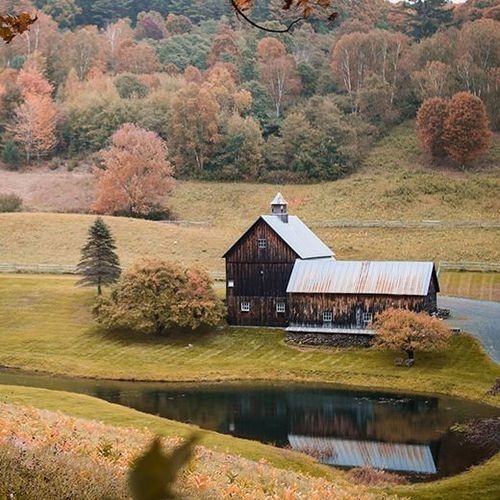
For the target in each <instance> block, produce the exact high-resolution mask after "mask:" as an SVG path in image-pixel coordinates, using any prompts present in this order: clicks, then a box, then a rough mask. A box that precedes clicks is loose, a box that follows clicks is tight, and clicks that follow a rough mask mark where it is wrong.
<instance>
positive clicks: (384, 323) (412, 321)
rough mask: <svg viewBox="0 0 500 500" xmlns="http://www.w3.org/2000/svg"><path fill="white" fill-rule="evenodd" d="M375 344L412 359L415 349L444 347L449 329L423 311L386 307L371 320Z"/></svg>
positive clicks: (431, 349)
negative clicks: (400, 352)
mask: <svg viewBox="0 0 500 500" xmlns="http://www.w3.org/2000/svg"><path fill="white" fill-rule="evenodd" d="M374 327H375V332H376V337H375V344H376V345H377V346H378V347H380V348H382V349H389V350H397V351H404V352H405V353H406V354H407V355H408V358H409V359H414V356H415V351H434V350H440V349H444V348H445V347H446V346H447V344H448V341H449V339H450V336H451V333H450V329H449V328H448V327H447V326H446V325H445V324H444V323H443V322H442V321H441V320H439V319H436V318H432V317H431V316H429V315H428V314H427V313H426V312H421V313H415V312H412V311H408V310H406V309H387V310H385V311H383V312H382V313H380V314H379V315H378V316H377V317H376V320H375V323H374Z"/></svg>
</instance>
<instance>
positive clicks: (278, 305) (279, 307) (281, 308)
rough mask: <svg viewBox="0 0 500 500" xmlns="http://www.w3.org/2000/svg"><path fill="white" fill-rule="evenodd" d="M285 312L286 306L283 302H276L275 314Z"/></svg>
mask: <svg viewBox="0 0 500 500" xmlns="http://www.w3.org/2000/svg"><path fill="white" fill-rule="evenodd" d="M285 311H286V305H285V303H284V302H277V303H276V312H277V313H284V312H285Z"/></svg>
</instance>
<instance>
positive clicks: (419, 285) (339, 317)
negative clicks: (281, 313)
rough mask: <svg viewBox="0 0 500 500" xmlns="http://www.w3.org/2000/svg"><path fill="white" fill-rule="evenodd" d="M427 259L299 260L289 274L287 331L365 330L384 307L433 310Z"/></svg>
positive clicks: (432, 273) (433, 282)
mask: <svg viewBox="0 0 500 500" xmlns="http://www.w3.org/2000/svg"><path fill="white" fill-rule="evenodd" d="M438 292H439V283H438V279H437V274H436V270H435V268H434V264H433V263H432V262H380V261H375V262H366V261H365V262H362V261H360V262H356V261H329V262H304V261H300V260H297V261H296V263H295V265H294V268H293V271H292V275H291V277H290V280H289V283H288V287H287V296H288V308H289V310H288V321H289V327H288V331H295V332H311V333H312V332H321V333H355V334H361V335H363V334H368V335H369V334H371V333H372V332H371V324H372V321H373V318H374V317H375V316H376V315H377V313H379V312H381V311H383V310H384V309H388V308H390V307H394V308H399V309H409V310H411V311H416V312H420V311H427V312H428V313H430V314H431V313H434V312H436V310H437V293H438Z"/></svg>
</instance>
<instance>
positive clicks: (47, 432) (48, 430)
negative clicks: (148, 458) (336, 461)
mask: <svg viewBox="0 0 500 500" xmlns="http://www.w3.org/2000/svg"><path fill="white" fill-rule="evenodd" d="M0 429H2V431H1V432H0V450H2V452H3V453H2V454H1V456H0V494H1V495H2V496H5V497H6V498H23V499H26V500H31V499H33V500H34V499H38V498H40V495H42V496H43V498H75V499H76V498H85V499H100V498H103V497H112V498H117V499H120V498H128V493H127V486H126V478H127V471H128V468H129V466H130V463H131V461H132V460H133V458H134V457H135V456H137V455H138V454H139V453H141V452H142V450H144V449H145V447H146V446H147V444H148V443H149V442H150V441H151V440H152V438H153V435H152V434H151V432H149V431H147V430H143V431H138V430H134V429H130V428H117V427H112V426H110V425H105V424H102V423H99V422H96V421H90V420H83V419H79V418H72V417H68V416H66V415H63V414H62V413H59V412H51V411H46V410H38V409H34V408H26V407H22V406H18V405H12V404H5V403H4V404H2V403H0ZM178 444H179V439H178V438H169V439H164V440H163V445H164V447H165V448H166V449H167V450H168V449H172V448H173V447H175V446H177V445H178ZM177 490H178V492H179V494H180V495H181V496H182V498H186V499H230V498H241V499H243V498H248V499H250V498H252V499H256V500H258V499H277V498H288V499H300V498H307V499H310V500H314V499H316V500H323V499H326V498H335V499H339V500H342V499H345V500H347V499H352V498H356V499H359V500H364V499H367V500H368V499H375V498H385V497H387V496H388V495H384V494H380V493H378V494H373V493H370V492H369V491H368V490H367V489H366V488H365V487H362V486H357V485H354V484H350V483H349V482H348V481H346V480H345V479H342V478H340V477H339V479H338V480H337V481H335V482H331V481H328V480H326V479H321V478H312V477H310V476H307V475H305V474H301V473H298V472H292V471H286V470H283V469H277V468H276V467H273V466H272V465H270V464H269V463H268V462H267V461H266V460H265V459H264V458H263V459H262V460H260V461H258V462H254V461H251V460H247V459H244V458H242V457H239V456H235V455H232V454H230V453H222V452H218V451H214V450H211V449H209V448H206V447H205V446H203V445H202V446H197V447H196V453H195V457H194V459H193V461H192V463H191V465H190V466H189V467H188V468H187V469H186V470H185V471H184V472H182V473H181V474H180V476H179V478H178V481H177Z"/></svg>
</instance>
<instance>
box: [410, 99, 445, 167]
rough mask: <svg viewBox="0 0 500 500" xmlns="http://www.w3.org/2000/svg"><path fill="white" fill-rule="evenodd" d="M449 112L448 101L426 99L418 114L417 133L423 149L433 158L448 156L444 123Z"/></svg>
mask: <svg viewBox="0 0 500 500" xmlns="http://www.w3.org/2000/svg"><path fill="white" fill-rule="evenodd" d="M447 110H448V103H447V101H446V99H442V98H440V97H433V98H431V99H426V100H425V101H424V103H423V104H422V106H421V107H420V109H419V110H418V114H417V132H418V137H419V139H420V143H421V145H422V148H423V149H424V150H425V151H426V152H427V153H429V154H430V155H431V156H432V157H433V158H443V157H445V156H446V154H447V152H446V146H445V142H444V137H443V133H444V121H445V119H446V114H447Z"/></svg>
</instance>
